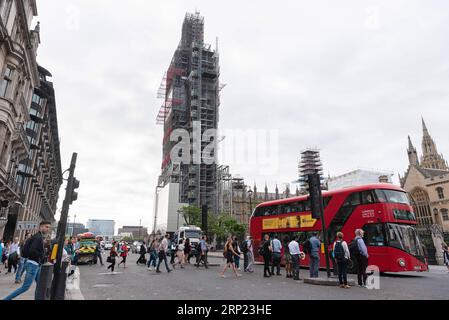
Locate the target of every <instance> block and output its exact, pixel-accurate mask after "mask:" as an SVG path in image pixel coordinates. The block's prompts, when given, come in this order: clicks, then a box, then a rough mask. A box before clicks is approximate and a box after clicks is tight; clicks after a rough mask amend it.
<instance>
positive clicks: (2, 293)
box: [0, 267, 84, 300]
mask: <svg viewBox="0 0 449 320" xmlns="http://www.w3.org/2000/svg"><path fill="white" fill-rule="evenodd" d="M1 271H2V273H0V300H2V299H3V298H5V297H6V296H7V295H9V294H10V293H11V292H13V291H14V290H16V289H17V288H20V286H22V284H23V283H19V284H15V283H14V280H15V275H14V273H9V274H5V273H6V271H7V270H3V268H2V269H1ZM24 279H25V274H24V275H23V277H22V281H23V280H24ZM79 283H80V272H79V269H78V267H77V268H76V271H75V274H74V275H73V276H72V277H70V278H68V279H67V283H66V293H65V300H84V297H83V295H82V294H81V290H80V285H79ZM35 291H36V282H34V283H33V285H32V286H31V288H30V289H29V290H28V291H27V292H25V293H24V294H22V295H20V296H18V297H17V298H15V299H14V300H34V292H35Z"/></svg>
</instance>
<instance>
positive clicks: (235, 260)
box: [234, 256, 240, 269]
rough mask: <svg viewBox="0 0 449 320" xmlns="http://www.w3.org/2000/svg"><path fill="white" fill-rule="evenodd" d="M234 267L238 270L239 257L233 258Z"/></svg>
mask: <svg viewBox="0 0 449 320" xmlns="http://www.w3.org/2000/svg"><path fill="white" fill-rule="evenodd" d="M234 263H235V267H236V268H237V269H238V268H240V256H234Z"/></svg>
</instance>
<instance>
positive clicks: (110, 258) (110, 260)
mask: <svg viewBox="0 0 449 320" xmlns="http://www.w3.org/2000/svg"><path fill="white" fill-rule="evenodd" d="M106 262H109V263H112V262H114V259H113V258H112V257H111V256H109V257H107V258H106Z"/></svg>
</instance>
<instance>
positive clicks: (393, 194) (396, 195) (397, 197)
mask: <svg viewBox="0 0 449 320" xmlns="http://www.w3.org/2000/svg"><path fill="white" fill-rule="evenodd" d="M383 192H384V194H385V195H386V199H387V202H390V203H402V204H408V205H409V204H410V202H409V200H408V198H407V194H406V193H405V192H402V191H396V190H383Z"/></svg>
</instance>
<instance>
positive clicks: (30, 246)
mask: <svg viewBox="0 0 449 320" xmlns="http://www.w3.org/2000/svg"><path fill="white" fill-rule="evenodd" d="M50 227H51V223H50V222H49V221H42V222H41V223H40V224H39V232H37V233H36V234H35V235H34V236H32V237H31V238H30V239H28V240H27V241H26V242H25V244H24V246H23V248H22V256H23V257H25V258H27V262H26V263H25V272H26V275H25V280H24V281H23V285H22V287H20V288H18V289H17V290H15V291H14V292H13V293H11V294H10V295H8V296H7V297H6V298H5V299H4V300H12V299H14V298H16V297H17V296H19V295H21V294H23V293H24V292H26V291H28V290H29V289H30V287H31V285H32V284H33V281H36V284H37V283H38V282H39V275H40V270H41V265H42V263H43V262H44V260H45V251H44V237H45V236H46V235H47V234H48V233H49V232H50ZM35 299H37V296H36V295H35Z"/></svg>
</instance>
